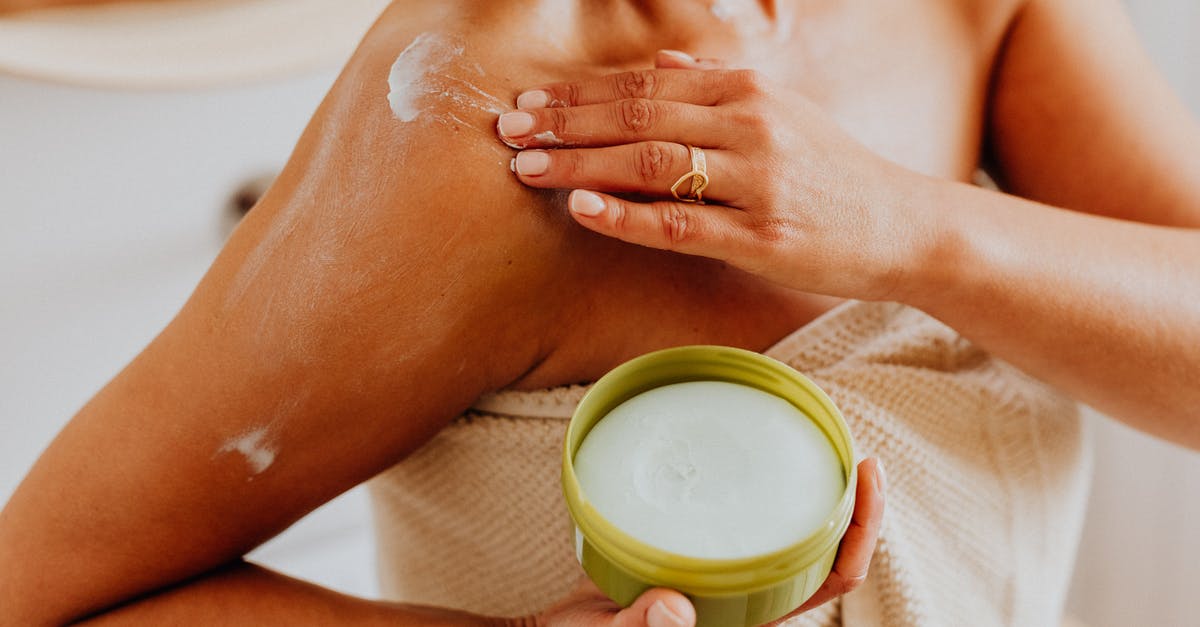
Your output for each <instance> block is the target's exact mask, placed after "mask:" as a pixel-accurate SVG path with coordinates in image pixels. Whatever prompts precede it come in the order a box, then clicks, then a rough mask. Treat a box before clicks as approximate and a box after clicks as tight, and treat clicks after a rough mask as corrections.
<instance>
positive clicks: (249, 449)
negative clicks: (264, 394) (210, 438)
mask: <svg viewBox="0 0 1200 627" xmlns="http://www.w3.org/2000/svg"><path fill="white" fill-rule="evenodd" d="M268 435H269V434H268V431H267V428H266V427H261V428H258V429H254V430H253V431H247V432H246V433H243V434H241V435H239V436H237V437H233V438H230V439H228V440H226V441H225V443H224V444H223V445H221V448H219V449H217V454H218V455H219V454H221V453H235V452H236V453H240V454H241V455H242V457H244V458H245V459H246V464H247V465H248V466H250V472H251V474H252V475H260V474H262V473H263V471H265V470H266V469H268V468H270V467H271V464H274V463H275V453H276V451H275V447H274V446H272V445H271V444H270V443H269V442H268V441H267V436H268Z"/></svg>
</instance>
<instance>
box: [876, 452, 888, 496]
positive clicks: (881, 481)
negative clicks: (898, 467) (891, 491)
mask: <svg viewBox="0 0 1200 627" xmlns="http://www.w3.org/2000/svg"><path fill="white" fill-rule="evenodd" d="M875 483H876V485H877V486H878V488H877V490H876V491H878V492H879V493H880V494H883V493H884V492H885V491H886V490H887V472H885V471H884V470H883V460H882V459H879V458H878V457H876V458H875Z"/></svg>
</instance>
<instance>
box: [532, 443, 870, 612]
mask: <svg viewBox="0 0 1200 627" xmlns="http://www.w3.org/2000/svg"><path fill="white" fill-rule="evenodd" d="M886 489H887V480H886V478H885V476H884V473H883V465H882V464H881V463H880V461H879V459H877V458H870V459H865V460H863V461H862V462H860V463H859V464H858V485H857V486H856V487H855V501H854V515H853V516H852V517H851V519H850V527H849V528H848V529H847V530H846V535H844V536H842V543H841V546H840V547H839V548H838V556H837V560H836V561H835V562H834V564H833V570H831V571H830V573H829V576H828V577H826V578H825V583H823V584H822V585H821V587H820V588H819V589H818V590H817V591H816V593H814V594H813V596H812V597H811V598H809V599H808V600H807V601H805V602H804V604H803V605H801V606H800V607H799V608H798V609H796V611H795V612H792V613H791V614H789V615H787V616H785V617H783V618H781V619H779V620H778V621H776V622H775V623H773V624H774V625H778V624H779V623H782V622H783V621H786V620H787V619H788V618H791V617H793V616H796V615H798V614H803V613H804V612H807V611H809V610H811V609H813V608H815V607H817V606H819V605H822V604H824V603H826V602H827V601H830V600H832V599H835V598H837V597H839V596H841V595H843V594H846V593H848V592H850V591H851V590H854V589H855V588H857V587H858V586H860V585H862V583H863V582H864V581H866V579H867V569H868V568H869V567H870V565H871V555H872V554H873V553H874V552H875V542H876V540H877V539H878V538H879V526H880V524H881V523H882V521H883V504H884V492H885V490H886ZM531 624H532V625H537V626H539V627H691V626H692V625H695V624H696V611H695V609H694V608H692V604H691V603H690V602H688V600H687V597H685V596H683V595H682V594H680V593H678V592H675V591H673V590H665V589H662V588H654V589H652V590H648V591H646V592H645V593H643V594H642V596H640V597H638V600H637V601H635V602H634V603H633V605H631V606H629V607H628V608H625V609H621V607H620V606H619V605H617V604H615V603H613V602H612V601H611V600H609V599H608V597H606V596H604V593H603V592H601V591H600V589H599V588H597V587H596V586H595V585H594V584H593V583H592V582H590V581H587V580H585V581H584V583H583V584H582V585H581V586H580V587H579V588H578V589H577V590H575V592H573V593H571V595H569V596H568V597H567V598H565V599H563V600H562V601H561V602H559V603H558V604H557V605H555V606H554V607H552V608H550V609H548V610H546V611H545V612H542V613H541V614H540V615H538V616H537V617H536V618H531V619H521V620H517V621H513V624H512V627H522V626H525V625H531Z"/></svg>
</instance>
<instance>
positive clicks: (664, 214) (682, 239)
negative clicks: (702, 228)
mask: <svg viewBox="0 0 1200 627" xmlns="http://www.w3.org/2000/svg"><path fill="white" fill-rule="evenodd" d="M659 221H660V224H661V225H662V231H663V238H664V239H665V240H666V241H667V243H668V244H670V245H671V246H672V247H677V246H679V245H681V244H684V243H686V242H689V241H692V240H694V239H695V238H696V235H697V233H696V224H695V221H693V220H692V219H691V216H689V215H688V212H687V210H686V209H684V208H683V207H682V206H681V205H679V204H676V203H661V204H660V205H659Z"/></svg>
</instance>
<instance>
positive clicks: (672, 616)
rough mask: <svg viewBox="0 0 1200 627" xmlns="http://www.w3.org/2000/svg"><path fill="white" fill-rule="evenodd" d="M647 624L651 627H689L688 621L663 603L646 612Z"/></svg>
mask: <svg viewBox="0 0 1200 627" xmlns="http://www.w3.org/2000/svg"><path fill="white" fill-rule="evenodd" d="M646 624H647V625H649V626H650V627H687V621H685V620H683V617H682V616H680V615H678V614H676V613H675V612H672V611H671V608H669V607H667V604H666V603H663V602H662V601H657V602H655V604H654V605H651V606H650V609H649V610H646Z"/></svg>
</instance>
